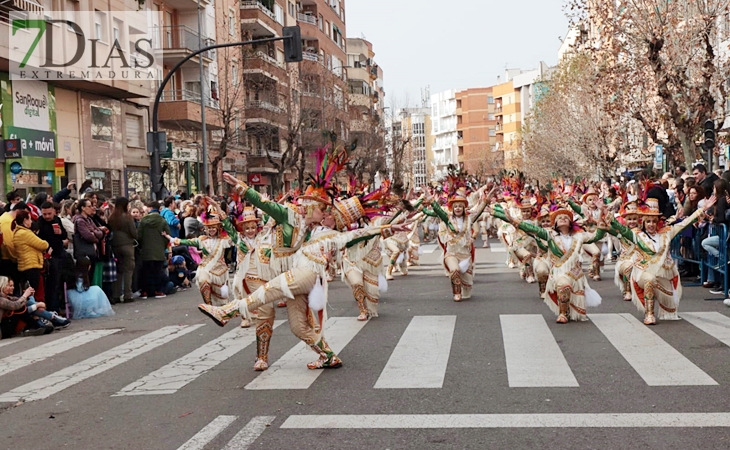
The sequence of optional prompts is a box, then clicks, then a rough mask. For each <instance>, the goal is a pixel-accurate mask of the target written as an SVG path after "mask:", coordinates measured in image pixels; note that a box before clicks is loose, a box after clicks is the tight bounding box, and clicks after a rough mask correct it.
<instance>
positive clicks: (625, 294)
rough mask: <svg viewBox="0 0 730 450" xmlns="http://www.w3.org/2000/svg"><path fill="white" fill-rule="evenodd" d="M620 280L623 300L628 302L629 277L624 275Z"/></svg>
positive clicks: (629, 297) (629, 290) (629, 292)
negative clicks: (622, 284) (622, 287)
mask: <svg viewBox="0 0 730 450" xmlns="http://www.w3.org/2000/svg"><path fill="white" fill-rule="evenodd" d="M621 280H622V281H623V283H624V300H625V301H627V302H630V301H631V281H630V279H629V277H627V276H625V275H624V276H622V277H621Z"/></svg>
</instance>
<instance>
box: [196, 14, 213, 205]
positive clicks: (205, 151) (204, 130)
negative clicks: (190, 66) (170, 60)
mask: <svg viewBox="0 0 730 450" xmlns="http://www.w3.org/2000/svg"><path fill="white" fill-rule="evenodd" d="M202 11H203V10H202V8H201V7H200V0H198V47H200V48H203V27H202V21H203V19H202V17H201V15H202ZM198 62H199V64H200V123H201V132H202V133H203V138H202V140H201V145H202V150H203V151H202V152H201V153H202V156H201V158H202V160H203V180H202V182H201V183H200V184H202V186H198V190H199V191H203V192H205V194H206V195H210V192H209V190H208V129H207V125H206V123H205V104H206V98H205V88H206V85H207V83H205V71H204V70H203V56H202V55H200V56H198ZM201 188H202V189H201Z"/></svg>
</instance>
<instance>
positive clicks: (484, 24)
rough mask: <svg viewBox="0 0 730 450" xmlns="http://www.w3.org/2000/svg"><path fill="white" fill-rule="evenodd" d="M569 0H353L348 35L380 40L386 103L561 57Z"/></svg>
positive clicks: (376, 44) (477, 83) (492, 79)
mask: <svg viewBox="0 0 730 450" xmlns="http://www.w3.org/2000/svg"><path fill="white" fill-rule="evenodd" d="M563 4H564V0H451V1H446V2H444V1H442V0H438V1H437V0H346V1H345V14H346V18H345V19H346V21H347V23H346V26H347V37H350V38H361V37H365V38H366V39H367V40H368V41H370V42H371V43H372V44H373V51H374V52H375V62H376V63H377V64H378V65H380V66H381V67H382V69H383V76H384V78H383V81H384V85H385V95H386V97H385V98H386V105H390V99H392V98H393V96H395V97H396V98H398V99H399V102H400V103H402V102H403V100H404V99H405V98H406V96H408V98H409V100H410V103H411V104H412V105H413V106H416V103H417V102H419V101H420V98H421V88H425V87H426V86H430V90H431V94H435V93H438V92H441V91H445V90H447V89H456V90H459V89H466V88H474V87H486V86H493V85H495V84H497V76H500V75H501V76H502V79H503V80H504V71H505V68H521V69H533V68H536V67H537V64H538V62H539V61H545V62H546V63H547V64H548V65H551V66H552V65H555V64H556V63H557V59H558V48H559V47H560V42H561V41H560V39H559V38H563V37H565V35H566V33H567V31H568V19H567V17H566V16H565V13H564V11H563Z"/></svg>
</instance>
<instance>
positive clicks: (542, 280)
mask: <svg viewBox="0 0 730 450" xmlns="http://www.w3.org/2000/svg"><path fill="white" fill-rule="evenodd" d="M547 281H548V279H547V278H542V277H540V278H538V279H537V287H538V288H539V289H540V297H541V298H542V296H543V295H544V294H545V288H547Z"/></svg>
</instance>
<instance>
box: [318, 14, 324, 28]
mask: <svg viewBox="0 0 730 450" xmlns="http://www.w3.org/2000/svg"><path fill="white" fill-rule="evenodd" d="M318 23H319V31H323V30H322V27H324V18H323V17H322V14H320V15H319V22H318Z"/></svg>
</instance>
